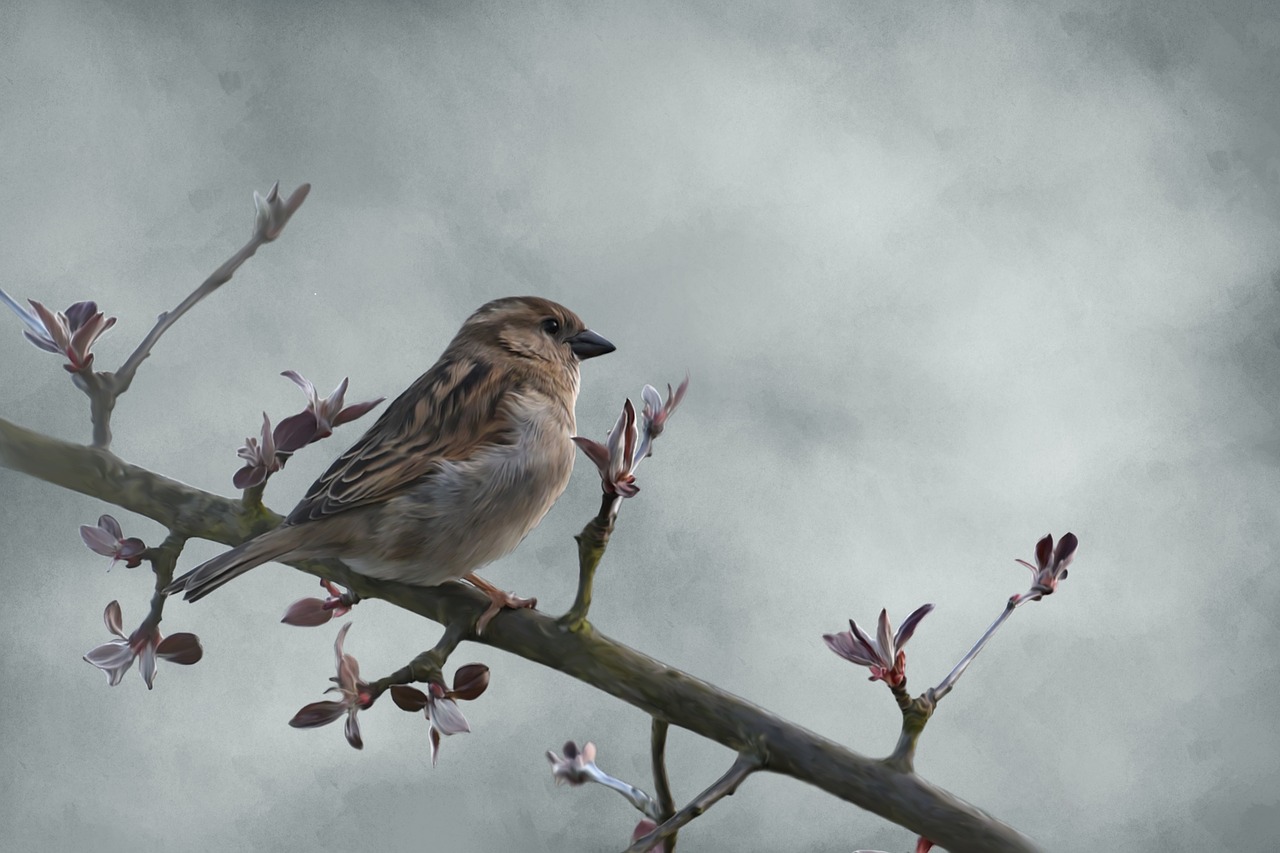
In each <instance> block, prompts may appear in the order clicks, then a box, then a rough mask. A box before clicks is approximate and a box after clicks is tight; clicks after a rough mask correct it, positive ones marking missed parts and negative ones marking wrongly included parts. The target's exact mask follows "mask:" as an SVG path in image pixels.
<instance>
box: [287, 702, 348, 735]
mask: <svg viewBox="0 0 1280 853" xmlns="http://www.w3.org/2000/svg"><path fill="white" fill-rule="evenodd" d="M345 713H347V706H346V705H344V704H343V703H341V702H312V703H311V704H310V705H304V706H303V707H302V708H301V709H300V710H299V711H298V713H296V714H294V715H293V719H292V720H290V721H289V725H291V726H293V727H294V728H295V729H313V728H316V727H317V726H327V725H328V724H329V723H332V722H333V721H334V720H336V719H338V718H339V717H341V716H342V715H343V714H345Z"/></svg>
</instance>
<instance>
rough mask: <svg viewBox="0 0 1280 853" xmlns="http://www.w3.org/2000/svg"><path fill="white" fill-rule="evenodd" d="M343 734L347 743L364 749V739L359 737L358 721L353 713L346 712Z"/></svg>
mask: <svg viewBox="0 0 1280 853" xmlns="http://www.w3.org/2000/svg"><path fill="white" fill-rule="evenodd" d="M343 734H345V735H346V736H347V743H349V744H351V745H352V746H354V747H355V748H356V749H364V741H363V740H361V739H360V723H359V722H358V721H357V720H356V715H355V714H347V725H346V727H345V729H344V730H343Z"/></svg>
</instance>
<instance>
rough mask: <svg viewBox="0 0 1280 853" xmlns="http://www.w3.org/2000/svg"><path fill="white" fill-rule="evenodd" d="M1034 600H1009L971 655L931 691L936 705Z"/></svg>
mask: <svg viewBox="0 0 1280 853" xmlns="http://www.w3.org/2000/svg"><path fill="white" fill-rule="evenodd" d="M1032 600H1033V598H1032V597H1031V596H1029V595H1015V596H1013V597H1012V598H1010V599H1009V602H1008V603H1007V604H1006V605H1005V606H1004V611H1003V612H1001V614H1000V615H999V616H997V617H996V621H994V622H992V623H991V627H990V628H988V629H987V631H986V633H985V634H983V635H982V636H981V637H980V638H979V639H978V642H976V643H974V644H973V648H972V649H969V653H968V654H967V655H965V656H964V657H962V658H961V659H960V662H959V663H958V664H956V667H955V669H953V670H951V672H950V673H948V674H947V677H946V678H944V679H942V682H941V683H940V684H938V686H937V687H935V688H933V689H932V690H930V691H929V696H930V698H931V699H932V700H933V702H934V703H935V704H936V703H937V702H938V701H940V700H941V699H942V697H943V696H946V695H947V694H948V693H950V692H951V688H953V687H955V686H956V682H957V681H959V680H960V676H962V675H964V671H965V670H966V669H968V668H969V664H971V663H973V659H974V658H976V657H977V656H978V652H980V651H982V649H983V647H984V646H986V644H987V641H988V640H990V639H991V637H992V636H993V635H994V634H995V632H996V631H997V630H998V629H999V628H1000V626H1001V625H1003V624H1004V621H1005V620H1006V619H1008V618H1009V616H1010V615H1011V614H1012V613H1013V611H1014V610H1017V609H1018V608H1019V607H1021V606H1022V605H1023V604H1026V603H1027V602H1028V601H1032Z"/></svg>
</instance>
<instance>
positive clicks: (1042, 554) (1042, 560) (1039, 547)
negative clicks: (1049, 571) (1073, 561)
mask: <svg viewBox="0 0 1280 853" xmlns="http://www.w3.org/2000/svg"><path fill="white" fill-rule="evenodd" d="M1052 553H1053V536H1052V535H1046V536H1045V537H1044V538H1043V539H1041V540H1040V541H1039V542H1037V543H1036V563H1037V564H1038V565H1039V568H1041V569H1043V568H1045V567H1046V566H1048V565H1049V556H1050V555H1051V554H1052Z"/></svg>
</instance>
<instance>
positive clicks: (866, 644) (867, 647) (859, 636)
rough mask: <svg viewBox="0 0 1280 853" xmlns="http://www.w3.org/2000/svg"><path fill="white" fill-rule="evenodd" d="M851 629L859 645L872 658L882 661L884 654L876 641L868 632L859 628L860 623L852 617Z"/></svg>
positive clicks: (850, 621)
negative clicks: (877, 646)
mask: <svg viewBox="0 0 1280 853" xmlns="http://www.w3.org/2000/svg"><path fill="white" fill-rule="evenodd" d="M849 631H850V633H852V635H853V638H854V639H855V640H857V641H858V645H860V646H862V648H863V650H864V651H865V652H866V653H867V656H868V657H869V658H870V659H871V660H873V661H877V662H882V660H883V656H882V655H881V653H880V650H879V649H878V648H876V644H875V641H874V640H872V639H871V638H870V637H868V636H867V634H866V632H865V631H863V630H862V629H861V628H859V627H858V623H857V622H854V621H853V620H852V619H850V620H849Z"/></svg>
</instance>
